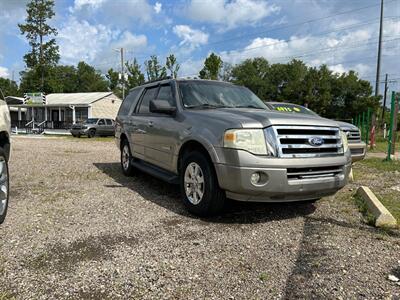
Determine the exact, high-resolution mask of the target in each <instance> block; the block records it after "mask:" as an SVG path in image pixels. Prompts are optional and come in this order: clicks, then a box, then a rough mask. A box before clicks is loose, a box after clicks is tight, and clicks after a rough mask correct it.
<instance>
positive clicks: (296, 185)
mask: <svg viewBox="0 0 400 300" xmlns="http://www.w3.org/2000/svg"><path fill="white" fill-rule="evenodd" d="M115 136H116V143H117V146H118V147H119V149H120V151H121V166H122V172H123V173H124V174H125V175H131V174H133V173H135V171H136V170H141V171H144V172H147V173H149V174H151V175H153V176H156V177H158V178H161V179H163V180H165V181H167V182H170V183H176V184H180V189H181V193H182V198H183V202H184V204H185V205H186V207H187V209H188V210H189V211H190V212H192V213H194V214H196V215H200V216H207V215H211V214H216V213H218V212H220V211H221V209H222V208H223V206H224V203H225V199H226V197H229V198H231V199H235V200H240V201H261V202H285V201H315V200H317V199H319V198H321V197H323V196H327V195H332V194H335V193H336V192H337V191H338V190H339V189H341V188H342V187H343V186H344V185H345V184H346V183H347V180H348V174H349V171H350V168H351V156H350V151H349V150H348V145H347V138H346V135H345V134H344V133H343V132H342V131H341V130H340V129H339V127H338V125H337V123H335V122H332V121H330V120H327V119H323V118H315V117H313V116H308V115H304V114H298V115H288V114H282V113H279V112H275V111H271V110H269V109H267V106H266V105H265V104H264V103H263V102H262V101H261V100H260V99H259V98H258V97H257V96H256V95H255V94H253V93H252V92H251V91H250V90H248V89H247V88H245V87H241V86H236V85H233V84H230V83H225V82H217V81H208V80H177V79H168V80H162V81H159V82H151V83H147V84H145V85H143V86H139V87H136V88H134V89H132V90H131V91H130V92H129V95H128V96H127V97H126V98H125V100H124V101H123V103H122V105H121V107H120V110H119V113H118V116H117V118H116V131H115Z"/></svg>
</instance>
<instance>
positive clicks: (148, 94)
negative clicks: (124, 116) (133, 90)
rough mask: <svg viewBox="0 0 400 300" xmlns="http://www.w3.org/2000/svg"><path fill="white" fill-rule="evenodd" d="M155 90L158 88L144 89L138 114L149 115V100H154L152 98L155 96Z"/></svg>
mask: <svg viewBox="0 0 400 300" xmlns="http://www.w3.org/2000/svg"><path fill="white" fill-rule="evenodd" d="M157 88H158V87H153V88H149V89H146V91H145V93H144V96H143V99H142V102H141V103H140V107H139V114H147V113H149V103H150V100H154V97H155V96H156V92H157Z"/></svg>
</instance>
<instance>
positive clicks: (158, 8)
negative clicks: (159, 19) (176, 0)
mask: <svg viewBox="0 0 400 300" xmlns="http://www.w3.org/2000/svg"><path fill="white" fill-rule="evenodd" d="M153 8H154V11H155V12H156V14H159V13H160V12H161V9H162V4H161V3H160V2H156V4H154V6H153Z"/></svg>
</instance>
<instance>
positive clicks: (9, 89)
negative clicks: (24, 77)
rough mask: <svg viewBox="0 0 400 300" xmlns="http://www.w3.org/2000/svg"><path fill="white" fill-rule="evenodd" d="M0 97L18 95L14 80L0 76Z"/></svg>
mask: <svg viewBox="0 0 400 300" xmlns="http://www.w3.org/2000/svg"><path fill="white" fill-rule="evenodd" d="M0 90H1V92H0V98H3V95H4V97H7V96H20V93H19V90H18V85H17V83H16V82H15V81H13V80H10V79H8V78H3V77H0Z"/></svg>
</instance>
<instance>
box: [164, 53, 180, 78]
mask: <svg viewBox="0 0 400 300" xmlns="http://www.w3.org/2000/svg"><path fill="white" fill-rule="evenodd" d="M165 66H166V68H167V70H168V71H169V73H170V76H171V77H172V78H177V76H178V71H179V69H180V67H181V66H180V65H179V64H178V62H177V60H176V57H175V55H173V54H170V55H169V56H167V61H166V63H165Z"/></svg>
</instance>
